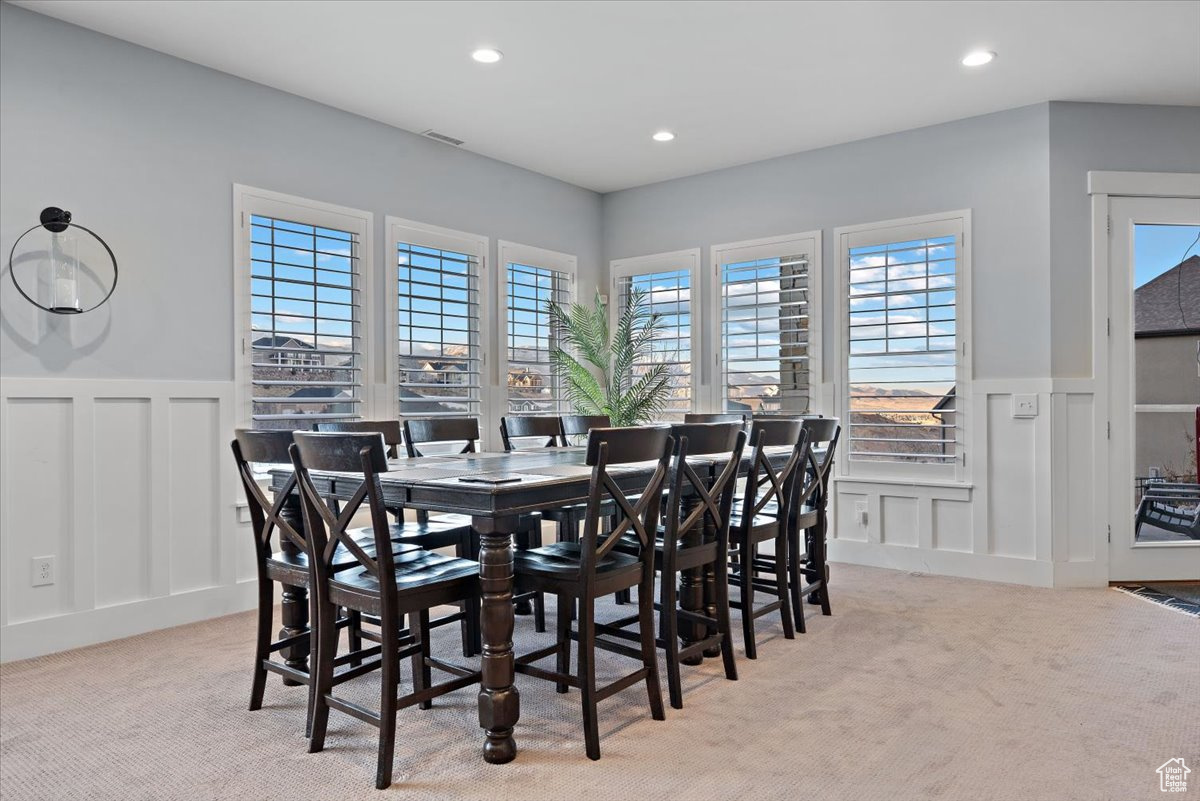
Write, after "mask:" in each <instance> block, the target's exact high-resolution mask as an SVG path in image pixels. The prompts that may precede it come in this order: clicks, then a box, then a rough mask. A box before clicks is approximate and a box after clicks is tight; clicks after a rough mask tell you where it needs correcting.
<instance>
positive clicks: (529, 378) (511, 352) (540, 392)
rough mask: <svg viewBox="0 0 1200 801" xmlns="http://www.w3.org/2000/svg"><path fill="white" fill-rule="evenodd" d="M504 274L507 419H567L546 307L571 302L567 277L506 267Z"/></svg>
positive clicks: (540, 269)
mask: <svg viewBox="0 0 1200 801" xmlns="http://www.w3.org/2000/svg"><path fill="white" fill-rule="evenodd" d="M506 268H507V269H506V271H505V272H506V276H507V278H506V290H505V308H506V319H507V326H508V376H507V382H506V383H507V386H508V411H507V413H508V414H510V415H521V414H564V413H567V412H569V411H570V409H569V404H568V403H567V400H566V398H565V397H564V395H563V392H562V387H560V386H559V382H558V381H557V379H556V378H555V377H554V371H553V370H552V369H551V367H550V352H551V351H552V350H553V349H554V348H555V347H556V346H557V342H556V339H555V336H554V330H553V327H552V326H551V324H550V313H549V310H548V307H547V304H548V303H549V302H550V301H553V302H555V303H563V304H565V303H569V302H570V281H571V276H570V274H568V273H565V272H560V271H558V270H553V269H550V268H547V267H537V266H534V265H529V264H520V263H517V262H509V263H508V264H507V265H506Z"/></svg>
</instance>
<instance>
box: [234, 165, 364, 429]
mask: <svg viewBox="0 0 1200 801" xmlns="http://www.w3.org/2000/svg"><path fill="white" fill-rule="evenodd" d="M252 215H255V216H263V217H271V218H274V219H285V220H291V221H294V222H296V223H299V224H301V225H313V226H318V227H322V228H335V229H339V230H342V231H349V232H350V233H353V234H355V235H356V236H358V243H359V253H358V275H357V281H358V283H357V289H358V292H359V299H358V319H357V321H356V322H357V324H358V331H359V346H360V348H361V355H360V370H359V382H360V383H359V387H358V390H359V399H360V403H359V405H358V408H359V416H361V417H369V416H371V415H372V414H373V410H374V405H375V404H374V398H373V391H372V388H373V385H374V374H375V364H374V359H373V355H374V348H373V347H372V345H373V342H374V339H375V336H376V332H375V330H374V328H373V327H372V324H373V321H374V315H373V309H372V305H373V302H374V301H373V295H374V291H375V290H374V287H375V283H374V258H375V245H374V232H375V215H374V214H373V213H372V212H369V211H364V210H362V209H355V208H350V207H348V206H339V205H336V204H333V203H325V202H323V201H319V200H312V199H310V198H304V197H298V196H296V195H287V194H284V193H282V192H272V191H270V190H267V189H258V188H256V187H252V186H245V185H242V184H236V183H235V184H234V185H233V232H234V235H233V264H232V266H233V278H234V291H233V295H234V304H233V306H234V315H233V347H234V401H235V408H234V419H235V420H236V421H237V426H238V427H239V428H251V427H253V425H254V420H253V408H252V405H253V404H252V398H253V396H254V388H253V368H252V366H251V365H252V363H253V361H254V358H253V352H252V350H251V347H250V340H251V339H252V337H253V329H252V327H251V308H252V303H251V275H252V273H251V263H250V262H251V259H250V253H251V244H250V243H251V233H252V231H251V225H250V217H251V216H252Z"/></svg>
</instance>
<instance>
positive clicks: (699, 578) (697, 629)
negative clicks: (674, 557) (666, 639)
mask: <svg viewBox="0 0 1200 801" xmlns="http://www.w3.org/2000/svg"><path fill="white" fill-rule="evenodd" d="M697 504H698V501H697V500H696V499H695V498H691V497H688V498H685V499H684V500H683V503H682V507H683V515H685V516H686V515H688V514H691V510H692V509H693V508H695V507H696V505H697ZM685 537H687V538H689V540H690V539H695V540H697V541H699V539H700V532H699V530H697V529H693V530H692V531H691V532H690V533H688V534H686V535H685ZM704 579H705V576H704V568H700V567H696V568H691V569H689V570H683V571H680V573H679V607H680V608H681V609H684V610H686V611H688V612H695V613H696V614H700V615H703V614H707V612H706V611H705V600H704V595H705V592H704V590H705V586H704V585H705V580H704ZM665 613H666V610H665V609H664V610H663V614H665ZM707 636H708V628H707V627H706V626H705V625H704V624H703V623H690V622H684V623H681V624H680V626H679V640H680V642H681V643H682V644H683V647H685V648H686V647H687V646H689V645H691V644H692V643H694V642H699V641H701V640H703V639H704V638H705V637H707ZM703 661H704V657H703V656H702V655H700V654H696V655H695V656H690V657H687V658H686V659H681V660H680V662H682V663H683V664H685V665H699V664H701V663H702V662H703Z"/></svg>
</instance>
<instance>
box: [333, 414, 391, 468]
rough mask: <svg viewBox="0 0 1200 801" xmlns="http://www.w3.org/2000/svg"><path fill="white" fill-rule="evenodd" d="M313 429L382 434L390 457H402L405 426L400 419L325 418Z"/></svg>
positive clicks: (345, 432) (344, 432)
mask: <svg viewBox="0 0 1200 801" xmlns="http://www.w3.org/2000/svg"><path fill="white" fill-rule="evenodd" d="M313 431H325V432H340V433H343V434H350V433H371V432H375V433H379V434H382V435H383V443H384V445H385V446H387V458H389V459H398V458H400V446H401V445H403V444H404V432H403V427H402V426H401V425H400V421H399V420H325V421H322V422H319V423H314V424H313Z"/></svg>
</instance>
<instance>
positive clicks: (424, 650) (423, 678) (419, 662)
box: [409, 609, 433, 709]
mask: <svg viewBox="0 0 1200 801" xmlns="http://www.w3.org/2000/svg"><path fill="white" fill-rule="evenodd" d="M411 617H412V616H411V615H410V616H409V619H410V621H411ZM412 628H415V629H416V636H417V637H418V638H419V639H420V643H421V650H420V651H418V652H417V653H415V654H413V655H412V673H413V691H414V692H420V691H421V690H424V689H427V688H428V687H429V686H430V685H431V684H433V669H432V668H430V667H429V656H430V653H429V647H430V640H429V637H430V635H429V610H428V609H422V610H421V611H420V612H419V613H417V625H416V626H415V627H412ZM418 706H419V707H420V708H421V709H429V708H430V707H432V706H433V701H432V700H430V701H422V702H421V703H420V704H418Z"/></svg>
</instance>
